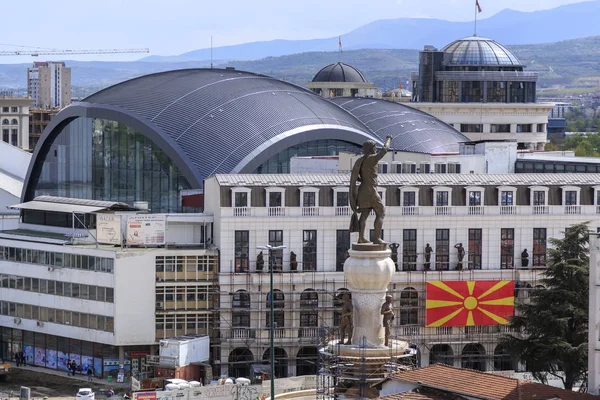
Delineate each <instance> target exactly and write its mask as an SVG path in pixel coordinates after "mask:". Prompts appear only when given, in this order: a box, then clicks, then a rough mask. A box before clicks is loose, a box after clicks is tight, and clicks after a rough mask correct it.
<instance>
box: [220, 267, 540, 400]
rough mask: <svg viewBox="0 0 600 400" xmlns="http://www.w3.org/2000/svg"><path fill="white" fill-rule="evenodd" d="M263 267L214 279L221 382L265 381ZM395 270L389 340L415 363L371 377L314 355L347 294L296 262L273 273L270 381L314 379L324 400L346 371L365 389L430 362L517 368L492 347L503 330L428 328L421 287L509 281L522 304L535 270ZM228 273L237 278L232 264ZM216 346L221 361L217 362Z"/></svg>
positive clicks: (336, 278)
mask: <svg viewBox="0 0 600 400" xmlns="http://www.w3.org/2000/svg"><path fill="white" fill-rule="evenodd" d="M266 264H267V263H265V265H264V267H263V270H262V271H260V272H259V271H257V270H256V263H254V262H248V265H245V268H240V266H238V268H237V270H238V272H232V273H224V272H221V273H220V278H219V287H220V292H219V297H220V305H219V315H220V316H219V324H218V327H215V329H218V330H219V334H218V340H213V341H212V343H213V344H212V345H213V347H214V348H215V352H214V353H213V354H214V355H215V357H214V358H213V360H214V361H215V363H214V364H215V369H216V370H219V371H220V375H229V376H232V377H237V376H246V377H250V378H251V379H253V380H254V381H258V380H259V379H260V375H261V374H262V378H263V379H266V377H267V374H266V373H268V368H264V367H261V365H263V366H264V365H270V364H269V360H270V351H269V339H270V327H269V323H268V321H269V318H268V315H269V305H270V303H269V289H270V287H269V270H268V266H267V265H266ZM432 264H434V263H432ZM465 265H467V263H466V262H465ZM398 266H399V269H400V270H399V271H397V272H396V274H395V276H394V278H393V280H392V282H391V283H390V284H389V286H388V292H389V293H390V294H391V295H392V296H393V299H394V300H393V306H394V310H395V313H396V318H395V320H394V327H393V330H392V335H391V336H392V338H393V339H397V340H401V341H406V342H409V343H410V344H411V347H412V352H413V353H414V362H413V361H408V360H393V362H391V363H388V364H386V365H385V370H381V369H379V370H376V371H372V370H369V367H368V365H367V364H366V363H364V362H363V361H362V360H355V362H347V361H344V362H341V361H340V358H339V357H338V356H336V355H335V354H334V353H331V352H326V351H325V352H323V351H320V350H321V349H325V348H326V346H325V345H326V344H327V343H331V342H332V341H336V340H338V336H339V323H340V320H341V306H342V303H341V300H340V299H341V294H343V293H344V291H345V290H347V289H346V288H347V282H346V280H345V278H344V274H343V272H341V271H338V272H322V271H303V270H302V263H300V262H299V263H298V270H297V271H289V270H286V271H282V270H281V268H278V267H277V266H275V267H274V306H275V321H276V322H275V329H274V332H275V336H274V340H275V363H276V365H275V367H276V368H275V370H276V377H278V378H279V377H286V376H294V375H296V376H299V375H314V376H315V377H316V378H315V379H316V381H317V390H318V393H319V394H320V396H321V397H327V396H333V395H334V394H335V391H333V390H332V387H338V388H341V389H343V388H344V387H346V386H349V385H347V384H346V383H345V380H344V379H342V377H343V375H344V374H346V375H348V371H349V370H351V369H353V370H354V372H353V373H354V374H355V375H358V376H361V379H363V380H364V381H365V383H367V382H369V381H370V380H371V378H375V377H381V376H383V375H385V374H386V373H391V372H393V371H395V370H397V368H409V367H414V366H421V365H427V364H428V363H434V362H440V363H446V364H450V365H454V366H457V367H463V368H471V369H476V370H485V371H494V370H516V369H517V364H516V360H513V359H511V358H510V356H509V355H508V354H507V353H506V352H504V351H502V349H501V348H500V347H499V346H498V339H499V337H500V336H502V335H504V334H510V333H512V332H511V330H510V327H509V326H506V325H495V326H471V327H445V326H444V327H435V328H433V327H426V326H425V306H426V283H427V282H430V281H437V280H441V281H470V280H471V281H478V280H511V281H514V282H515V300H516V301H515V302H520V301H522V302H526V301H529V300H528V299H529V292H530V290H531V289H535V288H538V287H539V283H540V282H539V276H540V272H541V270H534V269H531V268H526V269H515V268H513V269H500V270H480V269H468V268H466V269H463V270H442V271H437V270H431V271H422V270H420V271H414V270H411V269H412V268H407V269H408V270H405V271H403V270H402V267H403V265H402V263H399V265H398ZM286 267H287V265H286ZM230 268H231V269H230V270H231V271H235V266H234V265H233V264H232V265H231V266H230ZM414 269H416V268H414ZM217 347H218V349H219V350H218V351H220V357H217V350H216V348H217ZM346 364H353V365H352V366H350V365H346ZM363 364H364V365H363ZM359 367H360V368H364V374H363V375H360V374H359V373H358V370H357V368H359ZM215 373H218V372H215ZM236 375H237V376H236ZM350 386H351V385H350ZM367 386H368V385H367ZM341 389H338V391H339V390H341Z"/></svg>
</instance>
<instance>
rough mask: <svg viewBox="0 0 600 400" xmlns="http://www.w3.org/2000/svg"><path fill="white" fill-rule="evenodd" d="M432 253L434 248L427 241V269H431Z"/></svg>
mask: <svg viewBox="0 0 600 400" xmlns="http://www.w3.org/2000/svg"><path fill="white" fill-rule="evenodd" d="M431 253H433V249H432V248H431V246H430V245H429V243H427V246H425V271H429V270H430V269H431Z"/></svg>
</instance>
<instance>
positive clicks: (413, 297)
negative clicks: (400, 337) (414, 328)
mask: <svg viewBox="0 0 600 400" xmlns="http://www.w3.org/2000/svg"><path fill="white" fill-rule="evenodd" d="M418 323H419V293H418V292H417V291H416V290H415V289H414V288H412V287H408V288H405V289H404V290H403V291H402V293H400V325H417V324H418Z"/></svg>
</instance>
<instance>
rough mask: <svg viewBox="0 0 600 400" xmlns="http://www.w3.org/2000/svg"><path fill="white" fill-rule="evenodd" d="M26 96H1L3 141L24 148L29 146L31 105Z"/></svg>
mask: <svg viewBox="0 0 600 400" xmlns="http://www.w3.org/2000/svg"><path fill="white" fill-rule="evenodd" d="M31 103H32V100H31V99H30V98H26V97H14V96H1V97H0V123H1V128H2V141H3V142H4V143H8V144H10V145H13V146H15V147H19V148H21V149H24V150H28V149H30V147H29V106H30V105H31Z"/></svg>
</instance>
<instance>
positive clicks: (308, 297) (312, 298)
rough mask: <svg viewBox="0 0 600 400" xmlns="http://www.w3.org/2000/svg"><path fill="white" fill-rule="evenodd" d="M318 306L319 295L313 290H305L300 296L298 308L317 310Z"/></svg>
mask: <svg viewBox="0 0 600 400" xmlns="http://www.w3.org/2000/svg"><path fill="white" fill-rule="evenodd" d="M318 306H319V295H318V294H317V292H315V291H314V289H306V290H305V291H303V292H302V293H301V294H300V307H302V308H317V307H318Z"/></svg>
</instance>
